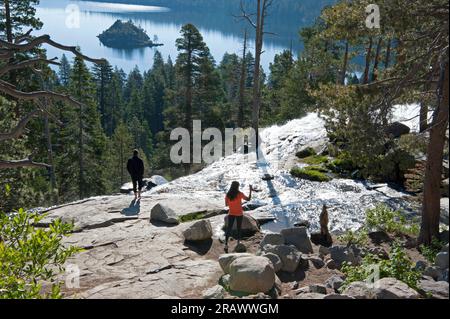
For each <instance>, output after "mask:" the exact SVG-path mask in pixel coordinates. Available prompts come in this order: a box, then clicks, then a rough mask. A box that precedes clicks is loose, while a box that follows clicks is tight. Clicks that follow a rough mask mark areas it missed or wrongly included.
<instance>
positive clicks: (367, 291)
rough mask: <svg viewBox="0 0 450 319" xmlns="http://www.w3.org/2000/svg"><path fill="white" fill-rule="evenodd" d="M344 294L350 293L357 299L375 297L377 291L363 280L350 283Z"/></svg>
mask: <svg viewBox="0 0 450 319" xmlns="http://www.w3.org/2000/svg"><path fill="white" fill-rule="evenodd" d="M342 294H343V295H348V296H350V297H353V298H355V299H375V292H374V290H373V289H372V288H370V287H369V286H368V285H367V284H366V283H365V282H363V281H355V282H352V283H351V284H350V285H348V286H347V287H346V288H345V289H344V291H343V292H342Z"/></svg>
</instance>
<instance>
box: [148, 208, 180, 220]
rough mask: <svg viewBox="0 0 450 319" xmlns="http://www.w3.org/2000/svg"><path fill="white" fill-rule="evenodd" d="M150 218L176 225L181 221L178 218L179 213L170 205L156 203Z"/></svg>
mask: <svg viewBox="0 0 450 319" xmlns="http://www.w3.org/2000/svg"><path fill="white" fill-rule="evenodd" d="M150 220H151V221H157V222H163V223H166V224H175V225H178V224H179V223H180V222H179V220H178V218H177V214H176V213H175V212H174V211H173V210H172V209H170V208H169V207H167V206H165V205H161V204H156V205H155V206H154V207H153V208H152V211H151V213H150Z"/></svg>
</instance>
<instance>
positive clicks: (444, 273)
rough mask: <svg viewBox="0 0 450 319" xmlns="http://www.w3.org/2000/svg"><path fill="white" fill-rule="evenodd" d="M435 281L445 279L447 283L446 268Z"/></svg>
mask: <svg viewBox="0 0 450 319" xmlns="http://www.w3.org/2000/svg"><path fill="white" fill-rule="evenodd" d="M437 281H446V282H447V283H448V268H447V269H445V270H444V271H442V272H441V274H440V275H439V276H438V278H437Z"/></svg>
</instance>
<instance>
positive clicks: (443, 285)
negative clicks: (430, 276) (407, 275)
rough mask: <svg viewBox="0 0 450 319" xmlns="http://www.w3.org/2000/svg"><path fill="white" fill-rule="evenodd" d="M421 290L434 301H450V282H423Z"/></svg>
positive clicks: (421, 282)
mask: <svg viewBox="0 0 450 319" xmlns="http://www.w3.org/2000/svg"><path fill="white" fill-rule="evenodd" d="M419 289H420V290H421V291H422V292H423V293H424V294H425V295H427V296H429V297H430V298H432V299H448V282H445V281H434V280H421V281H420V283H419Z"/></svg>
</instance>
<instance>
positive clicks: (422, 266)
mask: <svg viewBox="0 0 450 319" xmlns="http://www.w3.org/2000/svg"><path fill="white" fill-rule="evenodd" d="M427 267H428V263H427V262H426V261H423V260H418V261H417V262H416V265H415V267H414V269H416V270H419V271H422V272H423V271H424V270H425V269H426V268H427Z"/></svg>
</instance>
